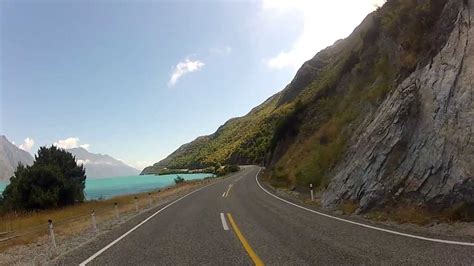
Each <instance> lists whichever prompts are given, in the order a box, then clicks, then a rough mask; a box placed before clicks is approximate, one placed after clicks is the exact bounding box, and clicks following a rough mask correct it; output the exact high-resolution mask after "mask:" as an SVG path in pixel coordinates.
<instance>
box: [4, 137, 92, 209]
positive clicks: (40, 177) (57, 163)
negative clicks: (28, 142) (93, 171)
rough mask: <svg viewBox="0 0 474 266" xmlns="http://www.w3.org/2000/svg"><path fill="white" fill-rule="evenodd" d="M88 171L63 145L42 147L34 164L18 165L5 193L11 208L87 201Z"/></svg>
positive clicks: (7, 206)
mask: <svg viewBox="0 0 474 266" xmlns="http://www.w3.org/2000/svg"><path fill="white" fill-rule="evenodd" d="M85 180H86V175H85V170H84V167H83V166H82V165H77V163H76V159H75V158H74V156H73V155H72V154H71V153H69V152H67V151H65V150H63V149H60V148H57V147H55V146H51V147H50V148H46V147H41V148H40V149H39V150H38V155H37V156H35V162H34V163H33V165H32V166H26V167H25V166H23V165H18V167H17V169H16V171H15V173H14V176H13V177H12V178H10V184H9V185H8V186H7V187H6V188H5V191H4V192H3V204H4V207H5V208H6V209H10V210H19V209H22V210H36V209H48V208H57V207H62V206H66V205H71V204H74V203H75V202H82V201H84V188H85Z"/></svg>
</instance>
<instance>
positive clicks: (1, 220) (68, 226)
mask: <svg viewBox="0 0 474 266" xmlns="http://www.w3.org/2000/svg"><path fill="white" fill-rule="evenodd" d="M208 182H212V181H210V180H200V181H187V182H184V183H180V184H179V185H176V186H172V187H168V188H163V189H161V190H156V191H152V192H145V193H139V194H132V195H124V196H118V197H114V198H111V199H107V200H100V201H87V202H84V203H80V204H76V205H72V206H68V207H65V208H61V209H51V210H45V211H37V212H23V213H18V212H17V213H8V214H4V215H1V216H0V250H2V249H5V248H8V247H11V246H15V245H19V244H27V243H31V242H32V241H34V240H35V239H37V238H39V237H43V236H45V235H47V232H48V230H47V228H48V227H47V225H48V220H49V219H51V220H53V224H54V231H55V234H57V235H74V234H77V233H80V232H82V231H84V230H89V229H90V228H91V215H90V214H91V210H94V211H95V216H96V220H97V224H101V223H102V222H105V221H110V220H112V219H115V208H114V203H117V204H118V208H119V213H120V214H121V216H122V215H125V214H130V213H134V212H136V209H135V199H134V198H135V197H138V205H139V209H140V210H143V209H145V208H148V207H149V196H148V193H150V194H151V196H152V202H153V203H154V204H156V203H157V202H158V201H159V202H163V201H165V200H167V199H168V198H170V197H173V196H174V195H176V194H179V193H184V192H186V191H189V190H190V189H193V188H195V187H198V186H202V185H203V184H205V183H208ZM8 232H9V233H8ZM9 236H16V237H14V238H13V239H11V240H8V241H1V239H2V238H7V237H9Z"/></svg>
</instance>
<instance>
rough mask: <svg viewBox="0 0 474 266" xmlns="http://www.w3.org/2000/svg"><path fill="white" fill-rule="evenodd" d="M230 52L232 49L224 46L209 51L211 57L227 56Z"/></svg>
mask: <svg viewBox="0 0 474 266" xmlns="http://www.w3.org/2000/svg"><path fill="white" fill-rule="evenodd" d="M231 52H232V47H230V46H228V45H226V46H224V47H214V48H211V49H209V53H210V54H211V55H228V54H230V53H231Z"/></svg>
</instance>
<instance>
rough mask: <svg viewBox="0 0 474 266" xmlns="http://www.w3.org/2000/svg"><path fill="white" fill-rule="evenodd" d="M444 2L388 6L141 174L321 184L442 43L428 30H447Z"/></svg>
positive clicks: (402, 1)
mask: <svg viewBox="0 0 474 266" xmlns="http://www.w3.org/2000/svg"><path fill="white" fill-rule="evenodd" d="M445 4H446V1H437V0H424V1H418V0H391V1H388V2H387V3H386V4H385V5H384V6H383V7H382V8H380V9H378V10H377V11H375V12H374V13H372V14H370V15H369V16H367V17H366V19H365V20H364V21H363V22H362V23H361V25H360V26H359V27H357V28H356V29H355V30H354V32H353V33H352V34H351V35H350V36H349V37H348V38H346V39H344V40H339V41H337V42H336V43H335V44H334V45H332V46H331V47H328V48H326V49H324V50H322V51H320V52H319V53H318V54H317V55H316V56H315V57H314V58H312V59H310V60H309V61H307V62H306V63H304V64H303V66H302V67H301V68H300V69H299V70H298V72H297V74H296V76H295V77H294V79H293V80H292V81H291V83H290V84H289V85H288V86H287V87H286V88H284V90H282V91H281V92H280V93H278V94H276V95H274V96H272V97H270V98H269V99H268V100H267V101H265V102H264V103H262V104H261V105H260V106H258V107H256V108H254V109H253V110H252V111H251V112H249V113H248V114H247V115H245V116H243V117H239V118H233V119H230V120H229V121H228V122H227V123H225V124H224V125H222V126H221V127H220V128H219V129H218V130H217V131H216V132H215V133H214V134H212V135H209V136H205V137H200V138H198V139H196V140H195V141H193V142H191V143H189V144H185V145H183V146H182V147H180V148H179V149H178V150H176V151H175V152H174V153H173V154H171V155H170V156H169V157H167V158H166V159H164V160H163V161H161V162H158V163H156V164H155V165H153V166H150V167H147V168H145V169H144V171H143V173H156V172H157V171H158V170H159V169H161V168H163V167H167V168H201V167H205V166H209V165H213V164H215V163H217V162H219V163H222V164H225V163H239V164H250V163H252V164H261V165H266V166H267V167H268V168H270V169H271V171H270V175H271V177H272V180H273V184H274V185H281V186H294V185H306V184H308V183H313V184H316V185H317V186H319V187H321V188H323V187H325V186H327V184H328V182H329V180H330V171H331V169H333V168H334V166H335V165H336V164H337V162H338V161H339V160H340V159H341V158H342V156H343V155H344V154H345V152H346V151H347V148H348V146H350V145H351V143H350V142H349V141H350V140H351V138H352V137H353V135H352V134H353V132H354V129H355V128H357V126H358V125H360V124H361V122H362V121H364V120H365V119H368V118H369V117H371V116H372V115H373V114H374V112H375V111H376V110H377V108H378V107H379V105H381V103H382V102H383V100H384V99H385V98H386V96H387V95H388V94H390V92H391V91H392V90H393V89H394V88H395V87H396V86H397V85H398V84H399V82H400V81H402V80H403V79H404V78H406V77H407V76H408V75H409V74H410V73H412V72H413V70H414V69H415V68H416V67H417V66H418V67H419V66H422V65H426V64H428V63H429V62H430V59H431V58H432V57H433V56H434V55H435V54H436V53H437V52H438V51H439V49H440V48H441V47H442V45H443V44H444V43H445V42H446V38H447V34H448V33H449V31H448V30H449V29H443V31H441V32H437V31H436V29H437V27H435V25H439V24H442V26H444V27H446V28H449V24H447V23H444V22H443V21H441V17H442V16H441V12H442V11H443V8H444V6H445ZM451 15H452V14H451ZM444 19H445V20H446V21H448V20H449V18H446V17H445V18H444ZM451 20H452V18H451ZM443 23H444V24H446V25H444V24H443Z"/></svg>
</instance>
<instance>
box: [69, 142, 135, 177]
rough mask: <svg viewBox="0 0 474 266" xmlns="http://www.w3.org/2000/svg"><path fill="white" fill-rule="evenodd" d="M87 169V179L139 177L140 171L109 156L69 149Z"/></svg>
mask: <svg viewBox="0 0 474 266" xmlns="http://www.w3.org/2000/svg"><path fill="white" fill-rule="evenodd" d="M67 151H68V152H70V153H72V155H74V156H75V157H76V160H77V162H78V163H79V164H83V165H84V167H85V168H86V176H87V178H102V177H114V176H127V175H137V174H138V173H139V171H138V170H137V169H135V168H132V167H130V166H128V165H126V164H124V163H123V162H121V161H119V160H117V159H114V158H112V157H111V156H109V155H106V154H105V155H103V154H95V153H91V152H88V151H87V150H86V149H84V148H73V149H67Z"/></svg>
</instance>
